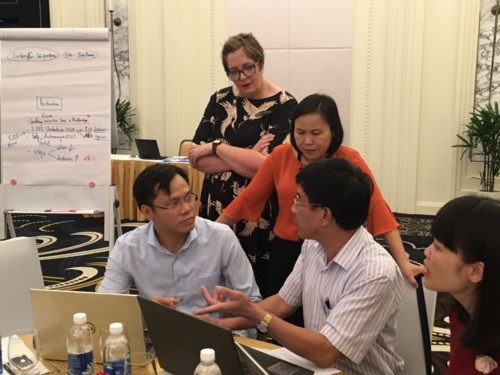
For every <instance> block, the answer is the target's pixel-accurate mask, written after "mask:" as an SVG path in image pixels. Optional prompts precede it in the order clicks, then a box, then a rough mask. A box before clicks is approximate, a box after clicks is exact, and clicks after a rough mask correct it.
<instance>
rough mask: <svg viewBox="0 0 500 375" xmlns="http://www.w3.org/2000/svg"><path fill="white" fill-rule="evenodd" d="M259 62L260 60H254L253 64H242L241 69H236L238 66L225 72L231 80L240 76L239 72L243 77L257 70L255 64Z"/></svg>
mask: <svg viewBox="0 0 500 375" xmlns="http://www.w3.org/2000/svg"><path fill="white" fill-rule="evenodd" d="M259 64H260V62H256V63H255V64H247V65H245V66H243V69H238V68H233V69H229V71H228V72H227V77H228V78H229V79H230V80H231V81H237V80H239V79H240V77H241V73H243V75H244V76H245V77H251V76H253V75H254V74H255V73H256V72H257V66H258V65H259Z"/></svg>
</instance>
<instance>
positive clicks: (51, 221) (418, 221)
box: [13, 214, 450, 375]
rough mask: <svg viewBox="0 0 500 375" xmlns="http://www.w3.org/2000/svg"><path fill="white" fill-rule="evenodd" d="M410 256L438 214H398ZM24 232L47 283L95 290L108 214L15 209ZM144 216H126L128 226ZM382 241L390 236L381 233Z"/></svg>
mask: <svg viewBox="0 0 500 375" xmlns="http://www.w3.org/2000/svg"><path fill="white" fill-rule="evenodd" d="M396 218H397V219H398V221H399V222H400V224H401V227H400V232H401V236H402V238H403V242H404V245H405V250H406V251H407V253H408V254H409V256H410V259H411V260H412V261H415V262H419V263H420V262H422V260H423V258H424V255H423V251H424V250H425V248H426V247H427V246H428V245H429V244H430V243H431V242H432V238H431V236H430V233H429V230H430V225H431V223H432V216H420V215H419V216H417V215H403V214H396ZM13 219H14V226H15V228H16V233H17V235H18V236H36V240H37V244H38V248H39V255H40V259H41V264H42V272H43V275H44V281H45V285H46V286H47V288H52V289H66V290H69V289H70V290H85V291H95V289H96V285H97V284H98V283H99V282H100V280H101V279H102V277H103V275H104V270H105V267H106V260H107V256H108V247H107V245H108V243H107V242H105V241H104V239H103V219H102V218H94V217H91V218H86V217H82V216H79V215H59V214H57V215H41V214H30V215H28V214H23V215H13ZM140 225H143V223H140V222H123V223H122V228H123V231H124V232H126V231H128V230H131V229H134V228H136V227H137V226H140ZM377 241H379V242H380V243H381V244H382V245H384V241H383V240H382V239H377ZM445 300H446V295H441V294H439V295H438V302H437V308H436V315H435V321H434V330H433V338H432V351H433V353H432V361H433V367H434V372H433V374H435V375H446V374H447V361H448V358H449V338H450V331H449V326H448V323H447V315H448V313H447V308H446V303H445Z"/></svg>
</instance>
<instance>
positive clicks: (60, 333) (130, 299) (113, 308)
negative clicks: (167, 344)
mask: <svg viewBox="0 0 500 375" xmlns="http://www.w3.org/2000/svg"><path fill="white" fill-rule="evenodd" d="M30 294H31V307H32V310H33V318H34V321H35V327H36V329H37V330H38V335H39V341H40V349H41V356H42V357H43V358H44V359H54V360H64V361H65V360H66V359H67V355H66V337H67V335H68V332H69V329H70V327H71V325H72V324H73V314H74V313H77V312H84V313H86V314H87V322H88V323H89V324H90V325H91V326H92V327H93V329H94V360H95V361H96V362H99V363H102V355H101V352H100V346H99V332H100V329H101V328H109V324H110V323H113V322H121V323H123V326H124V328H125V330H126V333H127V337H128V340H129V345H130V350H131V352H143V351H145V349H146V346H145V344H144V327H143V324H142V316H141V309H140V308H139V304H138V303H137V296H135V295H130V294H110V293H93V292H77V291H64V290H48V289H31V291H30Z"/></svg>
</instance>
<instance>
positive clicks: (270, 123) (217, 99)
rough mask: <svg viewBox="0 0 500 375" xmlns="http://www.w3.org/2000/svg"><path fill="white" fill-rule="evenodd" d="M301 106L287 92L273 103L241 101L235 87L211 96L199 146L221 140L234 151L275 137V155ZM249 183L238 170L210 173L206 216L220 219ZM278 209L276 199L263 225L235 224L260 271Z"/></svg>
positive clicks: (197, 140)
mask: <svg viewBox="0 0 500 375" xmlns="http://www.w3.org/2000/svg"><path fill="white" fill-rule="evenodd" d="M296 105H297V101H296V100H295V98H294V97H293V96H292V95H291V94H289V93H288V92H286V91H284V90H283V91H280V92H279V93H277V94H275V95H273V96H271V97H268V98H264V99H249V98H242V97H238V96H235V95H234V94H233V90H232V87H226V88H224V89H222V90H219V91H217V92H215V93H214V94H213V95H212V96H211V97H210V101H209V103H208V105H207V107H206V109H205V113H204V114H203V118H202V119H201V122H200V124H199V126H198V129H197V130H196V133H195V135H194V138H193V142H194V143H196V144H203V143H208V142H212V141H213V140H215V139H221V140H222V142H223V143H227V144H229V145H231V146H235V147H242V148H248V149H251V148H253V147H254V146H255V144H256V143H257V142H258V141H259V139H260V138H261V137H262V136H263V135H265V134H268V133H272V134H275V137H274V139H273V141H272V142H271V144H270V145H269V148H268V150H267V152H271V151H272V150H273V148H274V147H275V146H277V145H279V144H281V143H283V141H284V140H285V138H286V137H287V136H288V134H289V132H290V118H291V116H292V112H293V110H294V109H295V106H296ZM249 182H250V179H249V178H247V177H244V176H241V175H239V174H237V173H236V172H233V171H226V172H221V173H214V174H206V175H205V180H204V181H203V189H202V193H201V199H200V216H201V217H205V218H208V219H211V220H215V219H217V217H219V215H220V214H221V213H222V209H223V208H225V207H226V206H227V205H229V203H231V202H232V200H233V199H234V198H235V197H236V196H237V195H238V194H239V193H240V192H241V191H242V190H243V189H244V188H245V187H246V186H247V185H248V183H249ZM273 210H274V211H276V213H277V204H274V202H273V199H271V200H270V201H269V202H268V204H267V206H266V208H265V210H264V212H263V213H262V217H261V219H260V220H259V222H258V223H251V222H247V221H245V220H243V221H241V222H239V223H237V224H236V225H235V228H234V230H235V233H236V234H237V236H238V237H239V239H240V242H241V244H242V246H243V248H244V249H245V251H246V252H247V254H248V256H249V258H250V261H251V262H252V264H253V265H254V267H255V264H256V262H257V259H259V258H264V259H266V258H268V252H269V240H270V239H271V237H272V235H273V234H272V228H273V226H274V219H273V217H275V216H276V215H273ZM266 254H267V255H266ZM256 276H257V275H256ZM258 282H259V281H258ZM259 284H260V283H259ZM259 286H260V285H259Z"/></svg>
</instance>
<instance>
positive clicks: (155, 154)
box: [135, 139, 165, 160]
mask: <svg viewBox="0 0 500 375" xmlns="http://www.w3.org/2000/svg"><path fill="white" fill-rule="evenodd" d="M135 145H136V146H137V152H138V153H139V157H140V158H141V159H154V160H158V159H164V158H165V157H164V156H161V155H160V149H159V148H158V142H156V140H155V139H136V140H135Z"/></svg>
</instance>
